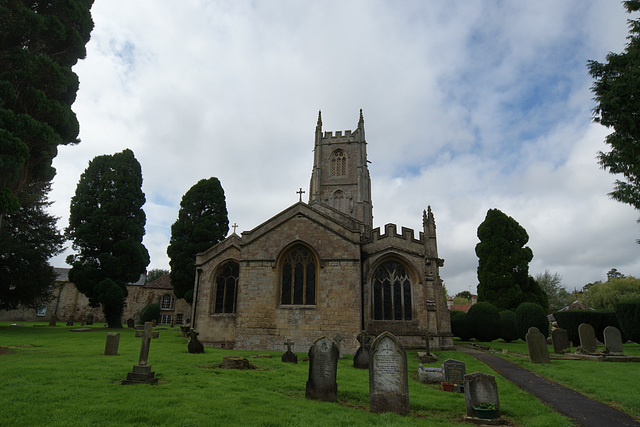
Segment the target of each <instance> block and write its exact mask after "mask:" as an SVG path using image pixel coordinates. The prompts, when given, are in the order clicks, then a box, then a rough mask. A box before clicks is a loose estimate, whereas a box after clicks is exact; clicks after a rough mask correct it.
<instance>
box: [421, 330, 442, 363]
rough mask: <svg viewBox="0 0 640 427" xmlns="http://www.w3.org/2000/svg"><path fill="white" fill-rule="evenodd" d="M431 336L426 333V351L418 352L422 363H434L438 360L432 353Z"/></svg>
mask: <svg viewBox="0 0 640 427" xmlns="http://www.w3.org/2000/svg"><path fill="white" fill-rule="evenodd" d="M430 339H431V337H429V334H427V335H425V337H424V347H425V350H426V351H425V352H424V353H422V352H420V351H419V352H418V359H420V361H421V362H422V363H433V362H435V361H436V360H438V357H437V356H436V355H435V354H433V353H431V345H430V343H429V341H430Z"/></svg>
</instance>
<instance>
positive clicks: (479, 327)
mask: <svg viewBox="0 0 640 427" xmlns="http://www.w3.org/2000/svg"><path fill="white" fill-rule="evenodd" d="M467 328H468V330H469V334H470V335H471V336H472V337H473V338H475V339H477V340H478V341H493V340H495V339H498V338H500V312H499V311H498V309H497V308H496V306H495V305H493V304H491V303H489V302H479V303H477V304H474V305H472V306H471V307H469V311H467Z"/></svg>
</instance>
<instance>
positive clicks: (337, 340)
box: [333, 334, 344, 359]
mask: <svg viewBox="0 0 640 427" xmlns="http://www.w3.org/2000/svg"><path fill="white" fill-rule="evenodd" d="M342 340H344V338H343V337H342V335H340V334H338V335H336V336H335V337H334V338H333V342H335V343H336V345H337V346H338V359H342Z"/></svg>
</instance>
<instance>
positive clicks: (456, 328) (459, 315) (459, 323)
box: [450, 310, 471, 341]
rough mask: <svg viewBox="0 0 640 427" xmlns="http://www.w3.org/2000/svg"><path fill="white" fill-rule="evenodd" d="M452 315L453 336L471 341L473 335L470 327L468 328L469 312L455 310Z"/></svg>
mask: <svg viewBox="0 0 640 427" xmlns="http://www.w3.org/2000/svg"><path fill="white" fill-rule="evenodd" d="M450 316H451V317H450V319H451V333H452V334H453V336H454V337H458V338H460V339H461V340H462V341H469V339H470V338H471V335H469V329H468V328H467V313H465V312H464V311H457V310H454V311H452V312H451V314H450Z"/></svg>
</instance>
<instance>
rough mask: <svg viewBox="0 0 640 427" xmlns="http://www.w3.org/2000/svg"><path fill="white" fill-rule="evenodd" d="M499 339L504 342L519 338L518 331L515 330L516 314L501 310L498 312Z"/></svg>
mask: <svg viewBox="0 0 640 427" xmlns="http://www.w3.org/2000/svg"><path fill="white" fill-rule="evenodd" d="M500 338H502V339H503V340H505V341H506V342H511V341H515V340H517V339H518V338H520V337H519V336H518V329H516V313H515V312H513V311H511V310H502V311H501V312H500Z"/></svg>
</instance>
